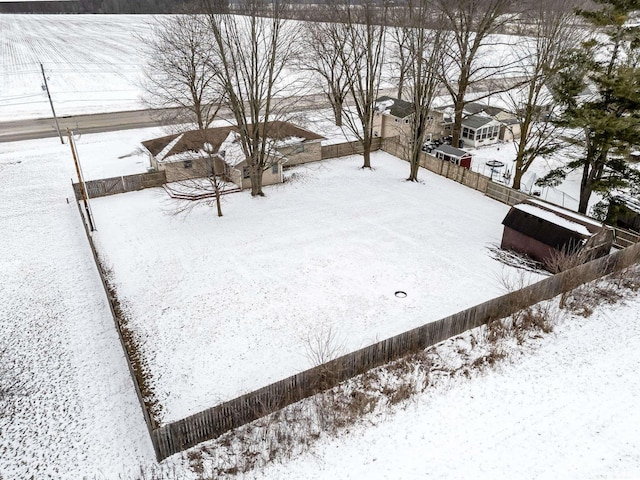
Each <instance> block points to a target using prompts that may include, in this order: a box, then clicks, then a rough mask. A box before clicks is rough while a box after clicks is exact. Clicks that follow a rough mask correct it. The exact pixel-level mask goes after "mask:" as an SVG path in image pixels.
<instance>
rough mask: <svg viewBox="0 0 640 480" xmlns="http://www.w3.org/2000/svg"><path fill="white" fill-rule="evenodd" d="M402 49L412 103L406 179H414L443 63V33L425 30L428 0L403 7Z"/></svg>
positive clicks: (414, 1)
mask: <svg viewBox="0 0 640 480" xmlns="http://www.w3.org/2000/svg"><path fill="white" fill-rule="evenodd" d="M406 13H407V19H406V24H407V25H408V26H409V28H406V29H405V32H404V34H403V35H404V39H405V40H404V50H405V52H406V53H405V56H406V58H407V59H408V62H407V65H408V68H407V72H406V79H407V83H408V84H409V85H408V89H407V90H408V97H409V101H410V102H411V103H412V104H413V115H412V117H411V131H410V138H409V139H408V140H409V141H408V142H407V146H406V148H407V150H408V152H407V153H408V155H407V156H408V160H409V164H410V172H409V178H408V179H407V180H409V181H413V182H415V181H417V180H418V171H419V167H420V158H421V155H422V142H423V140H424V137H425V133H426V131H427V129H428V127H429V123H430V122H433V121H434V119H433V116H432V115H431V113H432V112H431V105H432V103H433V99H434V97H435V96H436V94H437V92H438V90H439V87H440V86H441V81H440V76H439V74H438V68H439V67H440V66H441V65H442V64H443V63H444V62H445V49H444V43H443V34H442V31H441V30H438V29H427V28H425V25H427V24H428V21H429V19H430V18H431V2H430V0H413V1H410V2H409V4H408V5H407V8H406Z"/></svg>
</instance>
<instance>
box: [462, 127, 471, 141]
mask: <svg viewBox="0 0 640 480" xmlns="http://www.w3.org/2000/svg"><path fill="white" fill-rule="evenodd" d="M462 136H463V137H464V138H471V137H470V136H469V129H468V128H467V127H464V128H463V129H462Z"/></svg>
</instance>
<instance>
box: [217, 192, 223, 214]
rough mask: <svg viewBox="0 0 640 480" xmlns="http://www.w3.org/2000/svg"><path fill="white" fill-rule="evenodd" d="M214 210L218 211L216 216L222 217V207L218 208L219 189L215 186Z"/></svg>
mask: <svg viewBox="0 0 640 480" xmlns="http://www.w3.org/2000/svg"><path fill="white" fill-rule="evenodd" d="M216 208H217V209H218V216H219V217H221V216H222V207H221V206H220V188H218V187H217V186H216Z"/></svg>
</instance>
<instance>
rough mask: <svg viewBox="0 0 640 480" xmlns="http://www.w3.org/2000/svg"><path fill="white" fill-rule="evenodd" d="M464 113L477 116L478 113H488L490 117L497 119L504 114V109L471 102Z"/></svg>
mask: <svg viewBox="0 0 640 480" xmlns="http://www.w3.org/2000/svg"><path fill="white" fill-rule="evenodd" d="M464 111H465V112H467V113H468V114H470V115H476V114H478V113H486V114H487V115H489V116H490V117H495V116H496V115H499V114H501V113H503V112H504V110H503V109H501V108H498V107H491V106H489V105H484V104H482V103H477V102H470V103H467V104H466V105H465V106H464Z"/></svg>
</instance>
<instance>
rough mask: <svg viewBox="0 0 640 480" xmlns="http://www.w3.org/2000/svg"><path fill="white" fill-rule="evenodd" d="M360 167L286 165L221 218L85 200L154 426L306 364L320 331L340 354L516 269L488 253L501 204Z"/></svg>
mask: <svg viewBox="0 0 640 480" xmlns="http://www.w3.org/2000/svg"><path fill="white" fill-rule="evenodd" d="M361 163H362V159H361V157H359V156H355V157H348V158H345V159H336V160H332V161H326V162H323V163H321V164H311V165H309V166H302V167H297V168H294V169H292V170H289V172H288V175H289V178H290V179H291V181H290V182H288V183H285V184H283V185H279V186H274V187H269V188H267V189H266V194H267V197H266V198H260V199H256V198H251V197H250V195H249V193H248V192H243V193H239V194H232V195H227V196H225V197H224V205H223V207H222V209H223V212H224V217H222V218H217V217H216V216H215V210H214V209H212V208H211V207H209V206H201V207H198V208H196V209H194V210H192V211H191V212H190V214H189V215H188V216H186V217H185V216H178V217H176V216H172V215H171V213H172V211H173V210H174V209H175V201H173V200H170V199H169V198H168V197H167V195H166V193H165V192H164V190H162V189H153V190H151V189H150V190H145V191H141V192H132V193H129V194H124V195H117V196H111V197H104V198H99V199H94V200H93V201H92V202H91V204H92V209H93V212H94V218H95V222H96V224H97V226H98V232H97V233H96V234H95V235H94V239H95V241H96V244H97V246H98V249H99V251H100V253H101V255H102V256H103V257H104V261H105V263H106V264H107V265H108V267H109V268H111V269H112V270H113V272H114V284H115V286H116V288H117V290H118V293H119V298H120V301H121V302H124V303H125V304H126V306H127V308H128V311H129V313H130V316H131V322H130V326H131V328H133V329H134V330H135V331H136V332H137V333H138V334H139V336H140V338H142V339H144V347H143V349H144V358H145V360H146V361H147V362H148V364H149V366H150V370H151V372H152V376H153V377H154V384H155V385H154V387H155V391H156V392H157V395H158V399H159V401H160V404H161V405H162V407H163V410H164V415H163V419H162V420H163V421H165V422H168V421H173V420H177V419H179V418H182V417H184V416H187V415H189V414H192V413H196V412H198V411H200V410H203V409H205V408H207V407H211V406H214V405H216V404H217V403H219V402H221V401H224V400H229V399H231V398H234V397H236V396H238V395H240V394H243V393H247V392H249V391H252V390H254V389H257V388H260V387H262V386H264V385H267V384H268V383H271V382H273V381H276V380H279V379H281V378H285V377H288V376H289V375H292V374H294V373H297V372H299V371H301V370H304V369H305V368H309V367H311V366H313V365H312V364H310V361H309V360H308V359H307V348H308V344H309V343H311V342H312V341H313V340H314V339H315V337H316V336H317V335H319V336H324V335H326V334H327V332H328V331H329V330H331V331H332V332H333V333H334V334H335V335H336V336H337V340H338V343H339V344H341V346H342V350H343V353H347V352H349V351H352V350H354V349H357V348H361V347H364V346H366V345H370V344H372V343H374V342H376V341H377V340H382V339H384V338H387V337H390V336H392V335H395V334H398V333H401V332H404V331H406V330H409V329H411V328H413V327H417V326H420V325H423V324H424V323H427V322H430V321H433V320H437V319H439V318H442V317H444V316H447V315H449V314H452V313H455V312H457V311H460V310H462V309H464V308H467V307H470V306H472V305H475V304H477V303H480V302H482V301H485V300H488V299H490V298H493V297H495V296H497V295H499V294H502V293H504V287H503V286H502V285H501V283H500V282H501V278H502V276H503V275H509V274H510V272H512V273H513V271H514V269H512V268H511V267H505V266H504V265H503V264H502V263H500V262H499V261H497V260H495V259H493V258H492V256H491V254H490V251H489V250H488V249H487V247H490V246H493V245H495V244H499V242H500V239H501V236H502V226H501V221H502V219H503V218H504V216H505V214H506V212H507V211H508V207H507V206H506V205H503V204H500V203H497V202H495V201H493V200H491V199H489V198H487V197H484V196H483V195H482V194H481V193H479V192H476V191H474V190H471V189H468V188H466V187H463V186H461V185H459V184H457V183H455V182H452V181H450V180H446V179H444V178H442V177H439V176H437V175H435V174H431V173H429V172H426V171H425V172H423V174H422V178H423V180H424V184H415V183H408V182H406V181H404V178H406V176H407V174H408V164H407V163H406V162H403V161H401V160H399V159H397V158H395V157H392V156H390V155H388V154H386V153H383V152H378V153H376V154H374V156H373V165H374V167H375V170H373V171H362V170H360V169H359V166H360V165H361ZM536 278H539V277H536V276H532V277H531V280H535V279H536ZM478 285H482V288H478ZM397 290H402V291H405V292H406V293H407V298H402V299H400V298H397V297H395V296H394V292H396V291H397ZM229 372H233V374H232V375H231V374H230V373H229Z"/></svg>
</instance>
